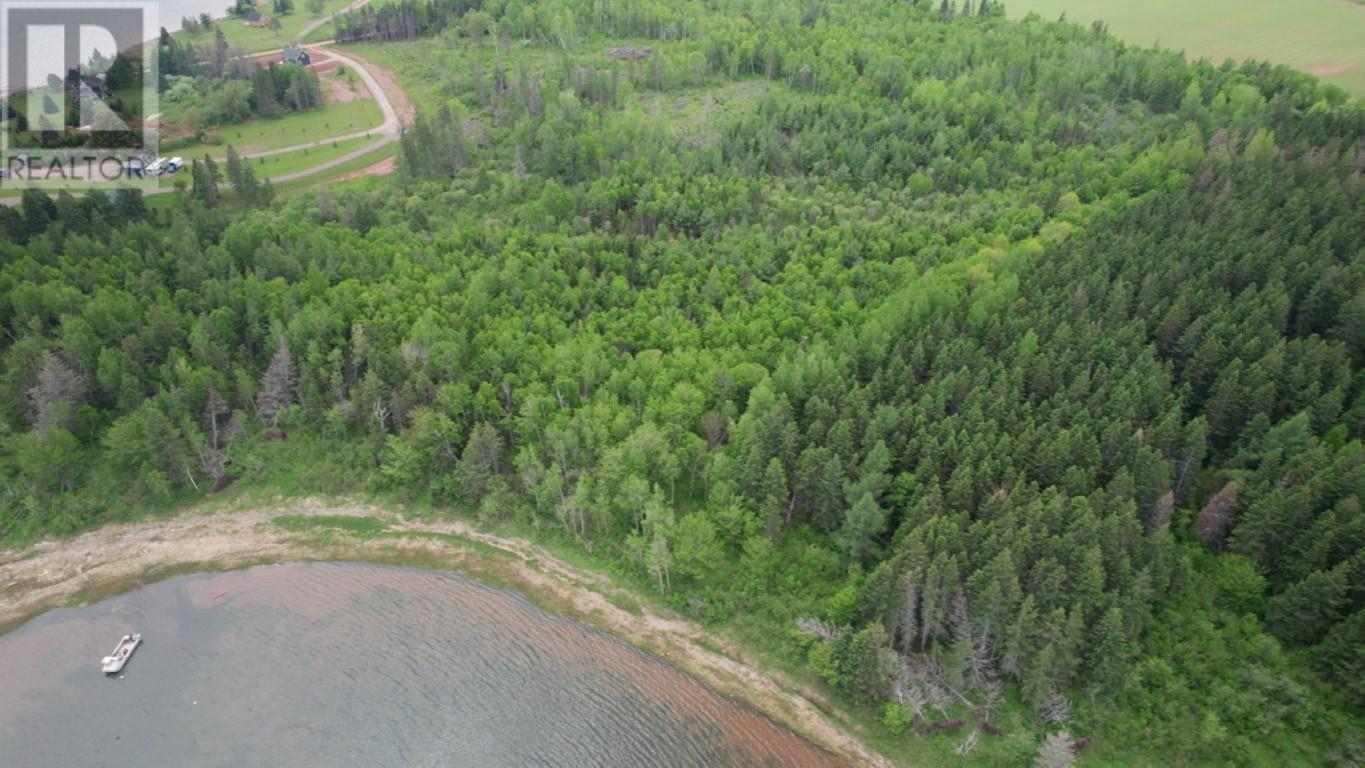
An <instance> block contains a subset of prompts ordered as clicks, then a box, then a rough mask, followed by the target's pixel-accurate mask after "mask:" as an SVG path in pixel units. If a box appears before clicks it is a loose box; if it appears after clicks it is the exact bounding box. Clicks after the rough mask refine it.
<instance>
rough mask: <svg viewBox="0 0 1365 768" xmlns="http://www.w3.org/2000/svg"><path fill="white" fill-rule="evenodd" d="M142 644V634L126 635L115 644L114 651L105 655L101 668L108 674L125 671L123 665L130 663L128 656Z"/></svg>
mask: <svg viewBox="0 0 1365 768" xmlns="http://www.w3.org/2000/svg"><path fill="white" fill-rule="evenodd" d="M141 644H142V635H140V634H132V635H124V636H123V639H121V640H119V641H118V645H116V646H114V652H113V653H111V654H109V655H108V656H105V657H104V660H103V661H101V662H100V667H101V669H103V670H104V674H106V675H117V674H118V673H119V672H122V671H123V666H124V665H125V664H127V663H128V657H129V656H132V655H133V651H135V650H137V647H138V646H139V645H141Z"/></svg>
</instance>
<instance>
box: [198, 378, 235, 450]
mask: <svg viewBox="0 0 1365 768" xmlns="http://www.w3.org/2000/svg"><path fill="white" fill-rule="evenodd" d="M228 413H229V408H228V404H227V401H226V400H224V399H223V396H222V395H221V394H219V393H218V390H217V388H215V387H209V393H208V397H207V398H206V399H205V401H204V423H205V424H207V425H208V428H209V445H210V446H211V447H213V448H221V447H222V445H223V443H222V442H220V439H219V434H218V419H219V417H221V416H225V415H227V414H228Z"/></svg>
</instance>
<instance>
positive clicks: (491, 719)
mask: <svg viewBox="0 0 1365 768" xmlns="http://www.w3.org/2000/svg"><path fill="white" fill-rule="evenodd" d="M132 631H138V632H142V633H143V635H144V641H145V642H144V643H143V645H142V646H141V647H140V648H139V649H138V650H137V652H136V653H135V654H134V655H133V658H132V660H131V661H129V663H128V666H127V668H126V669H125V670H124V673H123V676H122V677H121V678H106V677H105V676H104V675H103V674H101V673H100V671H99V667H98V661H99V659H100V658H101V657H102V656H104V655H105V654H107V653H109V651H110V650H112V649H113V647H114V644H115V642H116V641H117V640H118V638H119V637H120V636H122V635H123V634H125V633H127V632H132ZM0 764H3V765H5V766H25V767H26V766H63V767H65V766H72V767H75V766H130V765H145V766H156V765H175V766H252V765H258V766H266V765H268V766H275V767H279V768H284V767H287V766H316V765H328V766H367V767H368V766H375V767H376V768H378V767H382V766H479V767H482V766H574V767H575V768H578V767H580V766H723V765H736V766H738V765H744V766H749V765H782V766H818V765H828V764H832V758H831V757H830V756H829V755H827V754H826V753H824V752H822V751H820V750H819V749H818V748H816V747H814V746H813V745H811V744H810V743H809V742H806V741H804V740H802V739H801V738H799V737H797V736H796V735H794V734H793V733H791V732H790V731H787V730H785V729H783V728H781V727H779V726H777V725H776V724H775V723H773V722H772V721H770V720H768V719H766V718H764V717H763V716H761V715H759V714H758V713H757V712H755V711H753V710H751V709H749V708H747V707H745V706H743V705H741V704H738V703H736V702H734V701H731V700H729V699H726V698H723V697H721V696H718V695H716V694H714V693H712V692H711V691H709V690H708V689H706V688H705V687H704V686H702V685H701V684H700V683H698V682H697V681H696V680H694V679H692V678H690V677H688V676H687V675H684V674H682V673H681V672H679V671H678V670H676V669H674V668H673V667H670V666H668V665H667V664H664V663H663V662H661V661H660V660H658V659H656V658H654V657H651V656H649V655H647V654H644V653H641V652H639V651H637V650H635V649H634V648H631V647H630V646H627V645H625V644H623V643H621V642H619V641H617V640H614V639H613V638H611V637H609V636H607V635H604V634H602V633H600V632H597V631H595V630H592V629H589V628H587V627H585V626H583V625H580V624H578V623H576V622H573V621H570V620H568V619H564V618H561V617H558V616H554V615H551V614H547V613H545V612H543V611H540V610H539V609H537V608H535V607H534V606H532V605H531V604H530V603H529V602H527V601H526V600H525V599H524V598H522V597H521V596H520V595H516V594H514V593H509V592H505V591H502V590H498V589H493V588H491V587H487V586H484V585H482V584H479V583H477V582H474V581H471V580H469V579H466V578H463V577H461V576H459V575H456V574H449V573H437V572H430V571H423V570H417V569H408V568H392V567H384V566H374V565H363V564H349V563H293V564H286V565H273V566H260V567H256V568H251V569H248V570H245V571H236V572H231V573H222V574H201V575H194V576H183V577H178V578H174V579H170V580H168V581H164V582H160V583H157V584H153V585H150V586H147V587H143V588H141V589H138V590H135V591H133V592H130V593H128V594H125V595H122V596H119V597H115V598H112V599H109V600H105V601H103V602H101V603H98V604H95V605H92V606H88V607H85V608H61V609H56V610H53V611H50V612H48V613H46V614H44V615H42V616H40V617H38V618H37V619H34V620H33V621H31V622H29V623H28V624H25V625H24V626H22V627H20V628H19V629H18V630H16V631H14V632H12V633H10V634H8V635H5V636H0Z"/></svg>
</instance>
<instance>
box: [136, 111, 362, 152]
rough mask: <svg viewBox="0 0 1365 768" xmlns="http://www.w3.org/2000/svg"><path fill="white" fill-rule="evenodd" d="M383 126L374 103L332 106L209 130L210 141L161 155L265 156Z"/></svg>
mask: <svg viewBox="0 0 1365 768" xmlns="http://www.w3.org/2000/svg"><path fill="white" fill-rule="evenodd" d="M383 122H384V116H383V114H382V113H381V112H380V111H379V105H378V104H376V103H375V101H374V99H358V100H356V101H345V102H333V103H331V104H328V105H327V106H325V107H323V108H322V109H320V110H317V111H314V112H294V113H291V114H288V115H285V116H283V117H276V118H272V119H270V120H249V121H247V122H245V123H237V124H235V125H225V126H222V127H221V128H215V129H213V131H212V133H213V135H214V139H216V141H215V140H213V139H211V140H210V141H209V142H199V141H196V142H193V143H190V144H182V145H180V146H175V145H173V144H169V143H168V144H167V145H166V146H165V147H163V150H162V154H168V153H174V154H177V155H180V156H181V157H184V158H185V159H187V160H188V159H189V158H191V157H203V156H204V154H206V153H208V154H212V155H213V156H214V157H223V156H224V155H225V154H226V153H227V147H228V145H229V144H231V145H232V146H233V147H235V148H236V149H237V151H238V152H241V153H251V152H267V151H270V150H272V149H281V148H283V147H290V146H294V145H296V144H306V143H308V142H310V141H321V140H323V139H326V138H328V137H331V136H344V135H346V134H349V133H357V132H359V131H364V130H369V129H376V130H377V129H378V128H379V126H380V125H381V124H382V123H383Z"/></svg>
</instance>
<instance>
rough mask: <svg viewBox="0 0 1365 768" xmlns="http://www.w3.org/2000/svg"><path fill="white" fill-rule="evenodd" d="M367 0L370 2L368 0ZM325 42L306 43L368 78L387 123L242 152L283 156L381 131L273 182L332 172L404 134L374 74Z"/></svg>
mask: <svg viewBox="0 0 1365 768" xmlns="http://www.w3.org/2000/svg"><path fill="white" fill-rule="evenodd" d="M365 1H366V2H368V0H365ZM324 45H325V44H323V43H318V44H316V45H305V46H304V47H305V48H307V49H308V50H311V51H318V52H321V51H326V53H327V55H328V56H331V57H332V58H334V59H336V60H337V61H339V62H341V63H342V64H345V65H346V66H348V67H350V68H351V69H352V70H354V71H355V72H356V73H357V74H359V75H360V79H361V80H364V81H365V87H366V88H369V89H370V93H372V94H374V100H375V101H376V102H377V103H378V104H379V110H380V111H381V112H383V113H384V122H383V123H381V124H380V126H379V127H378V128H371V129H369V130H365V131H357V132H355V133H348V134H346V135H344V136H329V137H327V138H325V139H318V140H317V141H310V142H307V143H306V144H296V145H294V146H292V147H283V148H281V149H272V150H269V151H266V152H253V153H251V154H247V155H242V157H246V158H257V157H270V156H271V155H283V154H286V153H289V152H297V151H298V150H301V149H309V148H312V147H321V146H326V145H329V144H331V143H332V142H342V141H349V140H351V139H358V138H361V137H364V136H373V135H375V134H376V133H377V134H379V139H378V140H376V141H375V142H374V143H372V144H368V145H366V146H363V147H361V148H360V149H357V150H355V151H354V152H348V153H346V154H344V155H342V156H341V157H338V158H335V159H333V160H328V161H327V162H325V163H319V164H318V165H315V166H313V167H312V168H306V169H304V170H302V171H296V172H294V173H286V174H283V175H281V176H275V177H273V178H271V179H270V183H271V184H283V183H285V182H289V181H294V180H295V179H302V178H306V177H308V176H312V175H314V174H318V173H322V172H324V171H329V170H331V169H333V168H336V167H338V166H342V165H345V164H346V163H349V162H351V161H352V160H356V159H358V158H361V157H364V156H365V155H368V154H370V153H371V152H373V151H375V150H376V149H379V148H380V147H382V146H384V145H385V144H389V143H391V142H394V141H397V140H398V137H399V135H400V134H401V133H402V130H403V123H402V121H401V120H399V119H398V111H397V110H395V109H394V108H393V102H392V101H389V96H388V94H387V93H385V92H384V89H383V88H381V87H380V85H379V81H378V80H376V79H375V77H374V75H372V74H370V71H369V70H368V69H366V68H365V67H364V66H363V65H361V64H360V62H358V61H356V60H355V59H352V58H350V57H348V56H342V55H341V54H339V53H337V52H336V51H334V50H332V49H330V48H325V47H324Z"/></svg>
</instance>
